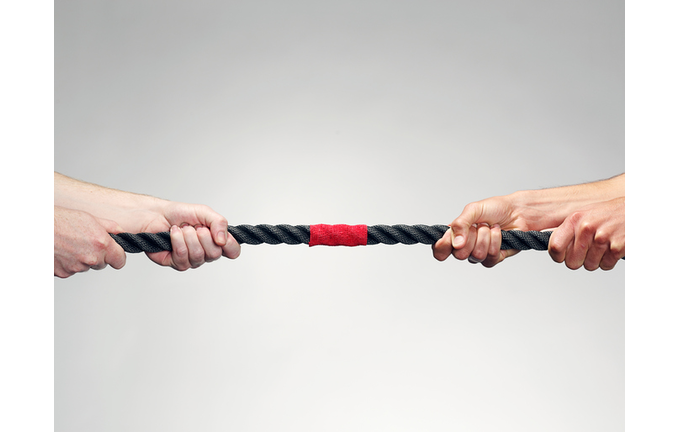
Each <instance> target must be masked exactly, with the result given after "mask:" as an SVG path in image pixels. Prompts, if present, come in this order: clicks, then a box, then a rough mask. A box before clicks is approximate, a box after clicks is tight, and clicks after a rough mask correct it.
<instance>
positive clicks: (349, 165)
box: [54, 0, 625, 432]
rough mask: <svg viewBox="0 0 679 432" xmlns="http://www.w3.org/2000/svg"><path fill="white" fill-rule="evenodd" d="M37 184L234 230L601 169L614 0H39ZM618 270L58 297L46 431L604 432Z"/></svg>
mask: <svg viewBox="0 0 679 432" xmlns="http://www.w3.org/2000/svg"><path fill="white" fill-rule="evenodd" d="M55 104H56V105H55V149H54V158H55V170H57V171H59V172H62V173H64V174H67V175H70V176H72V177H76V178H79V179H83V180H87V181H91V182H94V183H99V184H102V185H105V186H109V187H114V188H118V189H123V190H130V191H135V192H141V193H146V194H150V195H155V196H159V197H163V198H167V199H172V200H176V201H184V202H195V203H202V204H207V205H210V206H211V207H212V208H214V209H215V210H217V211H218V212H220V213H221V214H223V215H224V216H226V217H227V219H228V220H229V222H230V223H232V224H241V223H248V224H257V223H271V224H276V223H290V224H314V223H348V224H359V223H365V224H369V225H372V224H379V223H382V224H396V223H406V224H414V223H424V224H436V223H449V222H450V221H452V220H453V219H454V218H455V217H456V216H457V215H458V214H459V213H460V211H461V210H462V208H463V207H464V205H465V204H467V203H468V202H471V201H475V200H479V199H482V198H486V197H489V196H493V195H501V194H507V193H510V192H513V191H516V190H520V189H533V188H542V187H551V186H558V185H564V184H573V183H579V182H585V181H590V180H596V179H601V178H606V177H610V176H613V175H615V174H618V173H620V172H622V171H623V170H624V3H623V2H622V1H591V0H588V1H570V2H563V1H561V2H557V1H499V0H498V1H479V2H462V1H448V2H441V1H418V2H403V1H398V2H396V1H393V2H388V1H360V2H354V1H343V2H332V3H321V2H311V1H269V2H263V1H249V2H229V1H226V2H225V1H214V2H207V1H193V2H178V1H138V0H137V1H116V2H102V1H57V2H56V3H55ZM624 270H625V264H624V263H621V264H619V265H618V266H617V267H616V268H615V269H614V270H612V271H610V272H602V271H598V272H593V273H592V272H587V271H585V270H579V271H571V270H568V269H567V268H566V267H565V266H564V265H559V264H556V263H554V262H552V261H551V259H550V258H549V256H548V255H547V254H546V253H544V252H524V253H521V254H519V255H518V256H516V257H514V258H512V259H511V260H508V261H506V262H504V263H502V264H501V265H499V266H497V267H495V268H493V269H486V268H483V267H481V266H480V265H471V264H469V263H467V262H459V261H457V260H454V259H452V258H451V259H449V260H448V261H446V262H444V263H440V262H438V261H436V260H434V259H433V257H432V256H431V251H430V248H429V247H428V246H423V245H417V246H384V245H382V246H373V247H358V248H326V247H315V248H308V247H305V246H284V245H280V246H264V245H263V246H248V245H245V246H243V249H242V254H241V257H239V258H238V259H237V260H235V261H229V260H226V259H222V260H219V261H217V262H216V263H212V264H207V265H205V266H203V267H201V268H200V269H198V270H192V271H188V272H184V273H179V272H175V271H173V270H171V269H168V268H162V267H159V266H157V265H155V264H153V263H152V262H150V261H149V260H148V259H147V258H146V257H145V256H144V255H142V254H140V255H129V256H128V261H127V265H126V267H125V268H124V269H122V270H120V271H116V270H113V269H110V268H109V269H106V270H103V271H99V272H95V271H90V272H88V273H84V274H79V275H76V276H74V277H72V278H69V279H66V280H59V279H55V284H54V285H55V296H54V299H55V363H54V365H55V425H56V430H57V431H149V430H163V431H186V430H201V431H224V430H234V431H271V430H275V431H288V430H294V431H312V430H313V431H317V430H322V431H334V430H342V431H343V430H359V431H374V430H389V431H415V430H417V431H422V430H427V431H438V430H464V431H493V432H495V431H498V430H501V431H523V432H526V431H541V432H542V431H545V430H549V431H574V430H578V431H597V432H602V431H620V430H622V429H623V425H624V281H625V273H624Z"/></svg>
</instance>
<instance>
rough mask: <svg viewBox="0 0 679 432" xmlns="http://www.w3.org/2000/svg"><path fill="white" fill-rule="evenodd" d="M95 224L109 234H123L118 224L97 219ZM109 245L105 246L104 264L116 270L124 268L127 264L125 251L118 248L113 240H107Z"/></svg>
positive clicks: (120, 247)
mask: <svg viewBox="0 0 679 432" xmlns="http://www.w3.org/2000/svg"><path fill="white" fill-rule="evenodd" d="M97 222H99V224H100V225H101V226H102V227H104V229H105V230H106V232H107V233H109V234H120V233H121V232H124V230H123V228H122V227H121V226H120V225H118V222H116V221H113V220H110V219H103V218H97ZM109 241H110V242H109V243H108V244H107V245H106V251H105V256H104V262H106V264H108V265H110V266H111V267H113V268H114V269H116V270H120V269H121V268H123V267H124V266H125V263H126V262H127V255H125V250H124V249H123V248H122V246H120V245H119V244H118V243H117V242H116V241H115V240H113V238H112V237H111V238H109Z"/></svg>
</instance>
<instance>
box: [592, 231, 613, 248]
mask: <svg viewBox="0 0 679 432" xmlns="http://www.w3.org/2000/svg"><path fill="white" fill-rule="evenodd" d="M609 241H610V235H609V234H608V233H607V232H606V231H598V232H597V233H596V235H595V236H594V243H595V244H596V245H598V246H605V245H607V244H608V242H609Z"/></svg>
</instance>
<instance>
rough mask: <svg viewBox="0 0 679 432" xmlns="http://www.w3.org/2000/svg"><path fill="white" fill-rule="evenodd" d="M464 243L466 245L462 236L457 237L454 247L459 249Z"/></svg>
mask: <svg viewBox="0 0 679 432" xmlns="http://www.w3.org/2000/svg"><path fill="white" fill-rule="evenodd" d="M463 243H464V237H462V236H461V235H459V236H455V238H454V239H453V247H454V248H458V247H460V246H462V244H463Z"/></svg>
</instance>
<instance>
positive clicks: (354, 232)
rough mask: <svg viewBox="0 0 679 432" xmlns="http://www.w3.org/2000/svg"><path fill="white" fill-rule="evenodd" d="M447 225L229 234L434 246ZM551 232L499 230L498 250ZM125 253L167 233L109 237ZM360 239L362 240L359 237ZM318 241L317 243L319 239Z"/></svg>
mask: <svg viewBox="0 0 679 432" xmlns="http://www.w3.org/2000/svg"><path fill="white" fill-rule="evenodd" d="M448 229H449V228H448V226H447V225H373V226H366V225H356V226H349V225H235V226H229V228H228V230H229V233H231V235H232V236H233V237H234V238H235V239H236V241H237V242H238V243H240V244H251V245H258V244H262V243H266V244H272V245H276V244H281V243H285V244H289V245H296V244H309V245H310V246H315V245H329V246H358V245H375V244H388V245H393V244H398V243H401V244H407V245H411V244H416V243H422V244H429V245H431V244H434V243H436V241H437V240H438V239H440V238H441V237H442V236H443V234H444V233H445V232H446V231H447V230H448ZM550 235H551V232H548V231H546V232H540V231H516V230H512V231H502V245H501V246H500V247H501V248H502V249H518V250H530V249H533V250H547V246H548V244H549V237H550ZM111 237H113V239H114V240H115V241H116V242H117V243H118V244H119V245H120V246H122V248H123V250H125V252H129V253H139V252H151V253H152V252H160V251H171V250H172V243H171V242H170V233H169V232H160V233H155V234H154V233H140V234H130V233H121V234H111ZM361 237H363V239H362V240H360V239H359V238H361ZM319 239H320V240H319Z"/></svg>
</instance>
